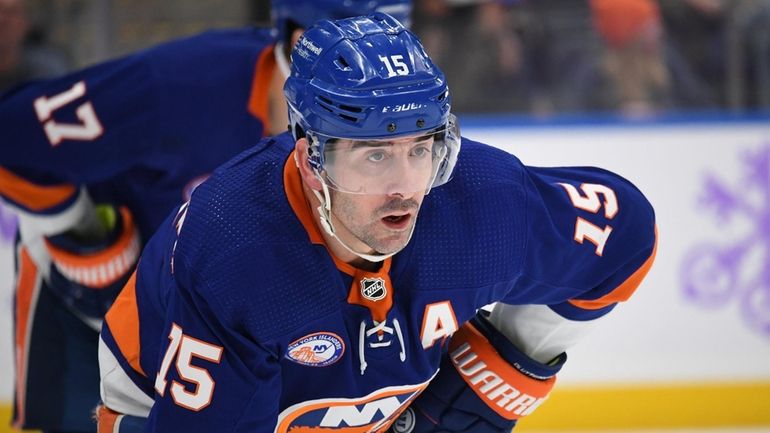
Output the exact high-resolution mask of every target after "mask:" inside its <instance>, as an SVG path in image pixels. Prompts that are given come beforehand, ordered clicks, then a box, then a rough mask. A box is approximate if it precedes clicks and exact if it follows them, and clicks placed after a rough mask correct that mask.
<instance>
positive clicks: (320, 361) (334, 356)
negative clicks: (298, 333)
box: [286, 332, 345, 367]
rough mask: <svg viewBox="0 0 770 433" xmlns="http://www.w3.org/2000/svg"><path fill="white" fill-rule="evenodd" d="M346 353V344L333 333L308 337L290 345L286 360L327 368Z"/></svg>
mask: <svg viewBox="0 0 770 433" xmlns="http://www.w3.org/2000/svg"><path fill="white" fill-rule="evenodd" d="M344 353H345V343H344V342H343V341H342V339H341V338H340V337H339V336H338V335H336V334H332V333H331V332H317V333H315V334H310V335H306V336H304V337H302V338H300V339H299V340H296V341H294V342H293V343H291V344H289V348H288V350H287V351H286V358H288V359H290V360H292V361H294V362H296V363H297V364H302V365H307V366H308V367H326V366H329V365H332V364H334V363H335V362H337V361H339V359H340V358H342V355H343V354H344Z"/></svg>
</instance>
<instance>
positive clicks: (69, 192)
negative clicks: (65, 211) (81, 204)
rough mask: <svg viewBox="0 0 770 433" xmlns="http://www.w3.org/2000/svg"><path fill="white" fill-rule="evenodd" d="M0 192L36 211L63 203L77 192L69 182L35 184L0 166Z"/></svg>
mask: <svg viewBox="0 0 770 433" xmlns="http://www.w3.org/2000/svg"><path fill="white" fill-rule="evenodd" d="M0 193H2V194H3V195H4V196H5V197H7V198H9V199H10V200H12V201H14V202H16V203H19V204H21V205H23V206H25V207H27V208H28V209H30V210H32V211H35V212H37V211H42V210H46V209H49V208H51V207H54V206H56V205H59V204H61V203H64V202H65V201H67V200H68V199H70V198H71V197H72V196H73V195H74V194H75V193H77V189H76V188H75V186H74V185H70V184H60V185H50V186H42V185H36V184H34V183H32V182H29V181H27V180H25V179H23V178H21V177H19V176H17V175H16V174H14V173H12V172H10V171H9V170H6V169H5V168H3V167H0Z"/></svg>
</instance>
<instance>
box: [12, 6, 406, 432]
mask: <svg viewBox="0 0 770 433" xmlns="http://www.w3.org/2000/svg"><path fill="white" fill-rule="evenodd" d="M272 7H273V10H272V12H273V16H274V24H275V28H274V29H256V28H244V29H239V30H224V31H210V32H207V33H203V34H201V35H198V36H194V37H191V38H188V39H182V40H178V41H174V42H170V43H166V44H163V45H159V46H157V47H154V48H151V49H149V50H146V51H142V52H139V53H137V54H134V55H131V56H128V57H125V58H121V59H118V60H114V61H110V62H106V63H102V64H99V65H96V66H93V67H91V68H88V69H84V70H82V71H78V72H75V73H72V74H70V75H67V76H64V77H61V78H58V79H53V80H48V81H37V82H31V83H29V84H26V85H24V86H21V87H18V88H16V89H14V90H12V91H11V92H9V93H7V94H5V95H3V96H2V98H0V196H2V198H3V200H4V201H5V202H7V203H9V204H10V205H11V206H12V207H13V209H14V210H15V211H16V212H17V213H18V214H19V216H20V243H19V245H18V248H17V272H18V277H17V279H16V283H17V288H16V290H17V291H16V301H17V302H16V306H15V323H16V326H15V340H14V346H15V347H14V350H15V359H16V360H17V363H16V373H17V375H16V386H15V411H14V424H15V425H16V427H18V428H35V429H42V430H45V431H57V432H63V431H77V432H84V431H94V430H95V428H96V427H95V423H94V422H93V420H92V411H93V409H94V407H96V404H97V403H98V402H99V391H98V390H99V388H98V385H99V373H98V365H97V342H98V332H99V329H100V327H101V326H100V321H101V318H102V316H103V314H104V312H106V310H107V308H108V307H109V306H110V304H111V303H112V301H113V299H114V297H115V296H116V295H117V293H118V292H119V290H120V288H121V287H123V285H124V284H125V281H126V279H127V278H128V275H129V274H130V272H131V271H132V270H133V269H134V267H135V262H136V259H137V256H138V254H139V252H140V250H141V247H142V245H143V244H144V243H145V242H146V241H147V239H149V237H150V235H151V234H152V233H153V232H154V231H155V230H156V229H157V227H158V225H159V224H160V223H161V222H162V221H163V219H164V218H165V216H166V215H167V214H168V213H169V212H171V210H172V209H173V208H174V207H175V206H177V205H178V204H179V203H182V202H184V201H185V200H187V198H189V194H190V191H192V189H194V188H195V186H196V185H197V184H198V183H200V181H201V180H202V179H204V178H205V177H206V176H207V175H208V174H209V173H210V172H211V171H213V169H214V168H215V167H216V166H217V165H219V164H221V163H223V162H225V161H227V160H228V159H230V158H231V157H233V156H234V155H236V154H238V153H239V152H241V151H243V150H245V149H247V148H248V147H251V146H253V145H254V144H255V143H257V142H258V141H259V140H260V139H261V138H262V137H263V136H266V135H270V134H273V133H277V132H282V131H285V130H286V125H287V123H288V119H287V117H286V113H287V109H286V103H285V101H284V98H283V93H282V88H283V81H284V80H285V77H286V74H287V73H288V62H287V61H286V54H284V53H288V52H287V51H286V49H288V48H287V47H290V46H291V44H292V42H293V41H296V39H297V38H298V37H299V35H300V34H301V32H302V31H303V28H304V27H308V26H309V25H310V24H312V23H313V22H315V21H316V19H318V18H324V17H325V18H342V17H346V16H354V15H360V14H362V13H369V12H373V11H375V10H377V9H379V8H385V9H386V10H388V11H391V12H395V13H400V14H401V15H402V16H404V17H406V16H408V13H409V9H410V2H409V0H376V1H367V2H362V1H356V2H340V1H336V0H274V1H273V3H272ZM52 366H56V368H52Z"/></svg>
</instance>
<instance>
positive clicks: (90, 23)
mask: <svg viewBox="0 0 770 433" xmlns="http://www.w3.org/2000/svg"><path fill="white" fill-rule="evenodd" d="M269 7H270V5H269V0H228V1H226V2H220V1H213V0H208V1H206V0H0V90H2V89H3V88H7V87H8V86H10V84H11V83H13V82H17V81H18V80H20V79H23V78H35V77H41V76H48V75H55V74H59V73H62V72H64V71H66V70H69V69H73V68H79V67H83V66H87V65H89V64H93V63H95V62H98V61H102V60H105V59H109V58H112V57H116V56H119V55H122V54H126V53H129V52H131V51H135V50H138V49H141V48H144V47H147V46H150V45H152V44H155V43H158V42H161V41H165V40H169V39H172V38H176V37H180V36H186V35H191V34H194V33H197V32H200V31H204V30H206V29H209V28H217V27H234V26H242V25H262V26H269V25H270V12H269ZM412 28H413V30H414V31H415V32H416V33H417V34H418V35H419V36H420V37H421V39H422V40H423V42H424V44H425V46H426V49H427V50H428V52H429V54H430V55H431V56H432V57H433V58H434V59H435V60H436V61H437V63H438V64H439V65H440V66H441V67H442V68H443V69H444V71H445V72H446V74H447V78H448V80H449V84H450V87H451V89H452V91H453V92H454V107H455V111H457V112H460V113H484V114H488V113H521V114H534V115H540V116H548V115H552V114H572V113H602V112H610V113H622V114H623V115H626V116H631V117H634V116H650V115H655V114H659V113H669V112H683V111H684V112H723V111H727V112H730V113H743V112H748V113H754V112H758V111H765V110H768V109H770V0H488V1H480V0H416V2H415V10H414V15H413V22H412ZM211 66H212V67H216V65H211Z"/></svg>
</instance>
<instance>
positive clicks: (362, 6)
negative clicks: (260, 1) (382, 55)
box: [270, 0, 412, 41]
mask: <svg viewBox="0 0 770 433" xmlns="http://www.w3.org/2000/svg"><path fill="white" fill-rule="evenodd" d="M374 12H385V13H388V14H390V15H392V16H393V17H394V18H396V19H397V20H398V21H401V23H402V24H404V25H405V26H407V27H409V26H410V22H411V13H412V0H272V2H271V4H270V15H271V17H272V19H273V26H274V27H275V29H276V30H277V32H278V35H277V36H278V40H279V41H285V40H286V38H287V37H288V33H289V32H290V31H291V30H292V28H294V27H301V28H303V29H307V28H309V27H310V26H312V25H313V24H315V22H316V21H318V20H337V19H342V18H349V17H354V16H359V15H369V14H371V13H374Z"/></svg>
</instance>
